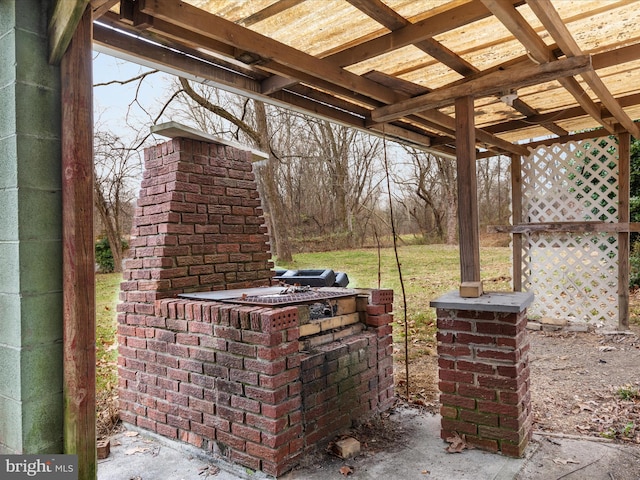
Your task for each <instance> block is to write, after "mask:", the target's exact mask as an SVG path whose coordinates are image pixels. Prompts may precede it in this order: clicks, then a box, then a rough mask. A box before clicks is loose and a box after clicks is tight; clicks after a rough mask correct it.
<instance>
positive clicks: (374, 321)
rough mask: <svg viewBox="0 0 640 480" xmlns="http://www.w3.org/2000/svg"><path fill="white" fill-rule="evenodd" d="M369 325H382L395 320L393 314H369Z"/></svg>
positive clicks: (367, 318)
mask: <svg viewBox="0 0 640 480" xmlns="http://www.w3.org/2000/svg"><path fill="white" fill-rule="evenodd" d="M366 322H367V325H370V326H372V327H382V326H385V325H388V324H390V323H392V322H393V315H392V314H390V313H385V314H383V315H367V317H366Z"/></svg>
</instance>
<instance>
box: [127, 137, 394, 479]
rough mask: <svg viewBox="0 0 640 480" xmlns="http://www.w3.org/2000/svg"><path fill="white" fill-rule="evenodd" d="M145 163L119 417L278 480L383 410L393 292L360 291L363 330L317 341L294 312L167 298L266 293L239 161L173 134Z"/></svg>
mask: <svg viewBox="0 0 640 480" xmlns="http://www.w3.org/2000/svg"><path fill="white" fill-rule="evenodd" d="M145 167H146V170H145V174H144V180H143V184H142V190H141V193H140V199H139V201H138V208H137V209H136V218H135V220H134V229H133V230H134V232H133V233H134V238H133V239H132V241H131V247H132V249H131V252H132V258H131V259H129V260H127V261H126V265H125V266H126V269H125V272H124V277H125V281H124V282H122V284H121V292H120V297H121V299H122V303H121V304H120V305H119V306H118V310H119V315H118V344H119V357H118V375H119V377H118V382H119V406H120V416H121V418H122V420H123V421H125V422H127V423H130V424H132V425H135V426H137V427H140V428H144V429H147V430H150V431H153V432H156V433H158V434H160V435H163V436H165V437H168V438H171V439H174V440H179V441H183V442H187V443H190V444H192V445H195V446H197V447H199V448H202V449H203V450H205V451H209V452H213V453H216V454H220V455H223V456H225V457H226V458H227V459H229V460H230V461H232V462H235V463H238V464H241V465H244V466H246V467H249V468H252V469H255V470H262V471H263V472H265V473H267V474H270V475H276V476H277V475H280V474H282V473H284V472H286V471H287V470H289V469H291V468H292V467H293V466H294V465H295V464H296V463H297V461H298V460H299V458H300V456H301V455H302V454H304V453H305V452H307V451H308V450H309V449H311V448H313V447H314V445H315V444H316V443H317V442H325V441H328V440H329V439H330V438H332V437H333V436H334V435H335V434H336V433H338V432H339V431H341V430H343V429H345V428H347V427H349V426H350V424H351V422H352V421H354V420H359V419H362V418H364V417H366V416H369V415H371V414H373V413H375V412H379V411H383V410H385V409H387V408H389V407H390V406H391V404H392V402H393V364H392V357H391V355H392V348H393V347H392V337H391V326H390V323H391V321H392V320H393V316H392V313H391V312H392V309H393V305H392V303H393V292H392V291H390V290H373V291H371V292H370V293H369V294H368V295H364V296H360V297H359V299H358V305H359V306H358V307H357V310H358V315H356V317H355V320H356V321H358V319H359V322H358V325H359V328H358V329H354V325H350V326H347V327H340V328H338V329H336V330H335V333H331V332H329V333H327V332H322V333H323V334H322V336H321V337H322V338H317V339H316V341H315V342H312V341H311V340H309V338H311V337H305V340H304V341H303V340H302V339H301V337H300V331H301V327H300V319H299V315H298V312H299V308H298V307H295V306H291V307H284V308H262V307H257V306H246V305H234V304H228V303H221V302H213V301H196V300H186V299H180V298H176V295H177V294H179V293H185V292H191V291H207V290H220V289H233V288H247V287H256V286H263V285H269V283H270V279H271V277H272V275H273V274H274V272H273V271H272V270H271V267H272V264H271V263H270V261H269V259H270V254H269V252H268V238H267V236H266V231H265V228H264V227H263V226H262V223H263V219H262V217H261V210H260V202H259V198H258V193H257V190H256V188H255V182H254V178H253V174H252V173H251V165H250V163H249V154H248V153H245V152H242V151H239V150H235V149H230V148H229V147H221V146H217V145H214V144H209V143H205V142H197V141H192V140H186V139H182V138H180V139H174V140H173V141H170V142H167V143H165V144H162V145H159V146H157V147H153V148H150V149H147V150H146V151H145ZM363 299H364V302H362V300H363ZM354 304H355V302H354ZM310 343H313V344H314V347H313V348H312V349H309V348H308V345H309V344H310ZM338 420H339V421H338Z"/></svg>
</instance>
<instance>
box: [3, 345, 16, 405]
mask: <svg viewBox="0 0 640 480" xmlns="http://www.w3.org/2000/svg"><path fill="white" fill-rule="evenodd" d="M0 365H2V368H0V398H1V397H3V396H4V397H8V398H12V399H14V400H20V399H21V385H20V371H21V366H20V350H19V349H16V348H10V347H7V346H0Z"/></svg>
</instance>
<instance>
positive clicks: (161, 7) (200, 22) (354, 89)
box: [140, 0, 526, 153]
mask: <svg viewBox="0 0 640 480" xmlns="http://www.w3.org/2000/svg"><path fill="white" fill-rule="evenodd" d="M147 4H151V5H149V6H146V5H147ZM140 9H141V11H142V12H143V13H146V14H148V15H151V16H154V18H155V19H156V20H155V21H154V24H153V27H152V29H150V30H152V31H153V32H154V33H156V34H161V33H162V32H161V31H160V24H161V22H162V23H164V24H172V25H174V26H177V27H180V29H182V30H183V31H184V32H190V34H191V35H193V34H194V33H195V34H196V35H198V37H202V36H204V37H207V38H209V39H212V40H215V41H216V42H218V43H225V42H226V43H225V45H227V46H231V47H234V48H239V49H242V50H250V49H252V50H253V51H254V52H255V53H257V54H258V55H260V56H263V57H264V58H265V59H266V61H265V63H261V64H260V65H259V67H260V68H261V69H268V70H269V71H271V72H272V73H279V74H282V75H283V76H285V77H294V76H296V75H297V76H298V80H303V81H304V82H305V83H308V84H309V85H313V86H316V87H318V88H320V89H326V90H328V91H332V92H333V93H338V94H339V95H344V96H346V98H350V99H353V100H355V101H356V102H358V103H360V104H365V105H371V106H373V107H378V106H380V104H381V103H383V104H385V103H395V102H397V101H400V100H403V99H405V98H407V96H406V95H403V94H402V93H400V92H396V91H394V90H392V89H390V88H388V87H385V86H383V85H380V84H379V83H377V82H374V81H371V80H369V79H367V78H365V77H360V76H358V75H355V74H352V73H350V72H347V71H346V70H343V69H341V68H340V67H337V66H336V65H333V64H331V62H326V61H324V60H322V59H318V58H315V57H313V56H310V55H307V54H305V53H303V52H299V51H297V50H295V49H292V48H291V47H288V46H286V45H283V44H281V43H279V42H276V41H274V40H272V39H269V38H266V37H263V36H261V35H259V34H257V33H255V32H252V31H250V30H247V29H245V28H243V27H241V26H238V25H235V24H233V23H231V22H228V21H226V20H224V19H221V18H219V17H216V16H214V15H209V14H206V15H205V14H203V13H202V11H201V10H199V9H197V8H195V7H192V6H190V5H187V4H184V3H179V7H177V6H176V3H175V2H173V1H171V0H155V1H154V2H150V0H146V3H145V4H142V5H141V6H140ZM154 12H161V13H158V14H157V15H158V16H155V15H154ZM193 31H194V32H193ZM229 39H232V40H229ZM176 40H178V41H180V40H179V39H178V38H176ZM184 41H186V42H188V39H185V40H184ZM281 53H283V54H284V55H281ZM269 58H278V62H282V63H281V64H280V63H276V62H274V61H272V60H269ZM283 58H284V60H283ZM297 60H299V61H300V63H299V64H296V61H297ZM309 72H311V73H309ZM346 78H349V79H354V78H355V80H354V83H350V82H346V83H344V82H343V80H344V79H346ZM266 98H268V97H266ZM266 98H264V97H263V98H261V100H263V101H264V100H266V101H268V100H267V99H266ZM420 117H421V118H423V119H425V120H427V121H432V122H433V123H435V124H439V125H442V126H443V127H444V128H445V129H447V130H454V128H455V120H454V119H453V118H451V117H449V116H448V115H445V114H443V113H441V112H438V111H433V112H428V113H426V114H421V115H420ZM476 133H477V137H478V139H479V141H481V142H483V143H485V144H486V145H491V146H493V145H496V146H497V148H498V150H499V151H500V152H509V153H521V152H526V150H524V149H522V148H521V147H519V146H517V145H514V144H512V143H510V142H507V141H505V140H502V139H500V138H498V137H496V136H495V135H491V134H488V133H486V132H482V131H480V130H478V131H477V132H476Z"/></svg>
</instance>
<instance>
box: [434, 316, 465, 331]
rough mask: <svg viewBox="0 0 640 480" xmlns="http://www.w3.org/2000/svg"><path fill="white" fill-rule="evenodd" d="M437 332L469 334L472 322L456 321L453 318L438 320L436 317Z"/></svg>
mask: <svg viewBox="0 0 640 480" xmlns="http://www.w3.org/2000/svg"><path fill="white" fill-rule="evenodd" d="M437 323H438V330H454V331H457V332H471V331H472V329H471V325H472V322H470V321H468V320H458V319H454V318H449V317H446V318H440V317H438V321H437Z"/></svg>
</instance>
